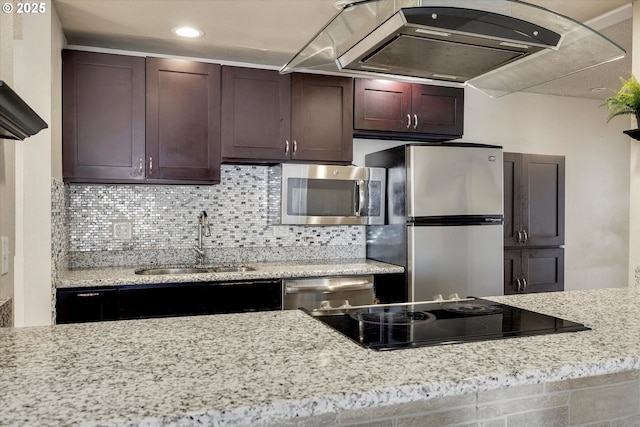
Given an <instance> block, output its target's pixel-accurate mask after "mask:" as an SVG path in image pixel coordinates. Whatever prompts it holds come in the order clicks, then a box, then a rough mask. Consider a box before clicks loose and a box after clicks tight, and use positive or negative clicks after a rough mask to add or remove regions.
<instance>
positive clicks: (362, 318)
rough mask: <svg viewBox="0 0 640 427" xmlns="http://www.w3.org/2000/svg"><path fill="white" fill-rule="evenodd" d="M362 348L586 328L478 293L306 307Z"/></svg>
mask: <svg viewBox="0 0 640 427" xmlns="http://www.w3.org/2000/svg"><path fill="white" fill-rule="evenodd" d="M307 313H309V314H310V315H312V317H314V318H315V319H317V320H319V321H321V322H323V323H325V324H327V325H329V326H330V327H332V328H334V329H336V330H338V331H339V332H341V333H342V334H344V335H346V336H347V337H348V338H350V339H351V340H353V341H355V342H356V343H358V344H360V345H361V346H363V347H366V348H370V349H373V350H394V349H401V348H411V347H424V346H434V345H443V344H456V343H463V342H470V341H486V340H496V339H503V338H512V337H522V336H531V335H547V334H557V333H562V332H576V331H586V330H589V329H590V328H588V327H586V326H584V325H582V324H580V323H575V322H571V321H568V320H564V319H560V318H557V317H553V316H548V315H545V314H541V313H536V312H533V311H529V310H524V309H522V308H517V307H513V306H510V305H505V304H500V303H496V302H493V301H488V300H484V299H480V298H471V299H465V300H460V301H454V302H416V303H412V304H381V305H374V306H367V307H354V308H351V309H348V310H344V309H343V310H338V309H334V310H320V311H313V312H308V311H307Z"/></svg>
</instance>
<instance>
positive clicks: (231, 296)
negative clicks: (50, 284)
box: [56, 280, 282, 323]
mask: <svg viewBox="0 0 640 427" xmlns="http://www.w3.org/2000/svg"><path fill="white" fill-rule="evenodd" d="M280 309H282V283H281V281H280V280H256V281H246V282H197V283H168V284H152V285H128V286H118V287H113V288H107V289H105V288H69V289H58V291H57V301H56V310H57V316H56V318H57V323H77V322H96V321H103V320H123V319H144V318H151V317H172V316H192V315H203V314H220V313H242V312H248V311H266V310H280Z"/></svg>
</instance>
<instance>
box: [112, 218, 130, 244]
mask: <svg viewBox="0 0 640 427" xmlns="http://www.w3.org/2000/svg"><path fill="white" fill-rule="evenodd" d="M111 238H112V239H113V240H131V239H132V238H133V224H132V222H131V221H128V220H114V221H112V228H111Z"/></svg>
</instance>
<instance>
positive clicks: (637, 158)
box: [628, 1, 640, 283]
mask: <svg viewBox="0 0 640 427" xmlns="http://www.w3.org/2000/svg"><path fill="white" fill-rule="evenodd" d="M632 45H633V55H632V58H633V63H632V65H631V68H632V74H633V75H634V76H636V78H640V2H637V1H636V2H634V3H633V43H632ZM638 125H640V123H635V119H630V120H629V121H628V126H629V127H628V129H634V128H637V127H638ZM629 144H630V145H631V153H630V156H629V169H630V171H631V175H630V179H629V186H630V193H629V194H630V208H629V238H630V244H629V267H630V268H629V270H630V271H629V281H630V283H633V281H634V276H635V269H636V267H640V141H634V140H631V139H630V140H629Z"/></svg>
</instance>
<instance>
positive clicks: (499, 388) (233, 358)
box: [0, 288, 640, 426]
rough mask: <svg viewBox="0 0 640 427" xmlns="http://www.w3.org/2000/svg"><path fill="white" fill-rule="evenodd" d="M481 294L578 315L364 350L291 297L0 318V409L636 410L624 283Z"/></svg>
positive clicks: (136, 421) (563, 421)
mask: <svg viewBox="0 0 640 427" xmlns="http://www.w3.org/2000/svg"><path fill="white" fill-rule="evenodd" d="M491 299H493V300H495V301H499V302H503V303H506V304H511V305H514V306H518V307H522V308H526V309H530V310H533V311H539V312H542V313H545V314H550V315H553V316H558V317H562V318H565V319H568V320H572V321H575V322H580V323H584V324H585V325H586V326H588V327H590V328H592V330H590V331H581V332H573V333H564V334H557V335H544V336H533V337H520V338H512V339H504V340H499V341H486V342H473V343H465V344H455V345H445V346H438V347H423V348H416V349H406V350H395V351H384V352H376V351H372V350H367V349H364V348H361V347H359V346H358V345H357V344H355V343H353V342H351V341H350V340H348V339H347V338H345V337H343V336H342V335H341V334H339V333H337V332H335V331H333V330H331V329H329V328H328V327H326V326H325V325H323V324H322V323H320V322H318V321H317V320H315V319H313V318H311V317H309V316H307V315H306V314H305V313H303V312H301V311H297V310H292V311H272V312H260V313H242V314H225V315H215V316H194V317H176V318H163V319H146V320H135V321H119V322H101V323H85V324H74V325H58V326H52V327H34V328H24V329H6V330H2V331H0V364H1V366H2V368H1V369H0V387H1V389H2V397H1V398H0V424H3V425H48V426H56V425H60V426H62V425H65V426H67V425H84V426H93V425H101V426H105V425H108V426H120V425H122V426H125V425H126V426H130V425H181V426H186V425H213V426H254V425H257V426H269V425H273V426H286V425H296V426H300V425H303V426H305V425H314V426H319V425H339V426H344V425H353V424H358V423H360V424H365V425H374V424H375V425H380V426H392V425H394V426H395V425H398V426H400V425H448V424H455V425H476V423H478V422H481V423H482V425H491V426H494V425H496V426H498V425H499V426H512V425H526V426H533V425H541V426H547V425H590V424H593V423H595V422H602V424H598V425H638V424H639V423H640V395H639V394H640V374H639V372H640V371H639V370H640V340H639V339H638V337H640V309H639V307H640V293H639V292H638V290H637V289H636V288H624V289H601V290H591V291H576V292H562V293H548V294H528V295H517V296H504V297H495V298H491ZM427 421H428V422H427ZM610 422H611V423H613V424H610ZM616 423H617V424H616ZM625 423H626V424H625Z"/></svg>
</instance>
